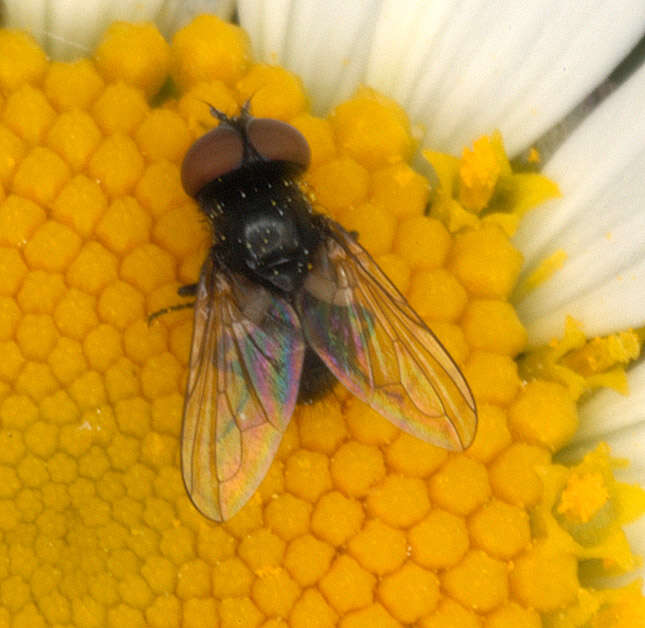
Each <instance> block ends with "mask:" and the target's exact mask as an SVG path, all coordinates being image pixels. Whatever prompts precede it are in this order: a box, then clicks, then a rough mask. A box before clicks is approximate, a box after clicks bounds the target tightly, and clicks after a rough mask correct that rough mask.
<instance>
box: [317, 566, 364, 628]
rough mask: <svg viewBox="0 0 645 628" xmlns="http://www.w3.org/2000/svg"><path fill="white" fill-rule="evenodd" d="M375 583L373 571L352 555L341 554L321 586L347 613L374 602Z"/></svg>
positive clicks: (336, 604) (334, 602)
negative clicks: (363, 566) (368, 569)
mask: <svg viewBox="0 0 645 628" xmlns="http://www.w3.org/2000/svg"><path fill="white" fill-rule="evenodd" d="M375 583H376V578H375V577H374V576H373V575H372V574H371V573H369V572H368V571H365V570H364V569H363V568H362V567H361V566H360V565H359V564H358V563H357V562H356V561H355V560H354V559H353V558H351V557H350V556H347V555H346V554H341V555H340V556H339V557H338V558H337V559H336V560H335V561H334V564H333V565H332V566H331V569H330V570H329V571H328V572H327V573H326V574H325V576H324V577H323V579H322V580H321V581H320V585H319V587H320V590H321V591H322V593H323V595H324V596H325V597H326V598H327V600H328V601H329V603H330V604H331V605H332V606H333V607H334V608H335V609H336V610H337V611H338V612H339V613H346V612H347V611H350V610H352V609H355V608H361V607H363V606H366V605H367V604H370V603H371V602H372V589H373V587H374V584H375ZM366 625H369V624H366Z"/></svg>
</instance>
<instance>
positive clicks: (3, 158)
mask: <svg viewBox="0 0 645 628" xmlns="http://www.w3.org/2000/svg"><path fill="white" fill-rule="evenodd" d="M24 152H25V144H24V142H23V141H22V140H21V139H20V138H19V137H18V136H17V135H16V134H15V133H13V132H12V131H10V130H9V129H8V128H7V127H6V126H5V125H4V124H2V125H0V182H2V183H4V184H5V185H6V184H8V182H9V179H10V178H11V175H12V173H13V171H14V170H15V168H16V165H17V164H18V162H19V161H20V160H21V159H22V156H23V154H24Z"/></svg>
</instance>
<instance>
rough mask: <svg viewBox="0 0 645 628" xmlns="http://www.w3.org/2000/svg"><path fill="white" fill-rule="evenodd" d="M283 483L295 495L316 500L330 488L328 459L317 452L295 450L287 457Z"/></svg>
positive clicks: (308, 499) (310, 500)
mask: <svg viewBox="0 0 645 628" xmlns="http://www.w3.org/2000/svg"><path fill="white" fill-rule="evenodd" d="M284 485H285V488H286V489H287V490H288V491H289V492H290V493H293V494H294V495H296V497H300V498H302V499H304V500H307V501H309V502H312V503H314V502H316V500H317V499H318V498H319V497H320V496H321V495H322V494H323V493H326V492H327V491H328V490H329V489H330V488H331V477H330V475H329V459H328V458H327V456H324V455H323V454H320V453H317V452H313V451H307V450H305V449H299V450H297V451H296V452H294V453H293V454H292V455H291V456H289V458H287V461H286V464H285V470H284Z"/></svg>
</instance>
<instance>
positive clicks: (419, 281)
mask: <svg viewBox="0 0 645 628" xmlns="http://www.w3.org/2000/svg"><path fill="white" fill-rule="evenodd" d="M408 300H409V301H410V305H411V306H412V307H413V308H414V309H415V310H416V312H417V313H418V314H419V316H421V318H423V319H424V320H427V321H456V320H457V319H458V318H459V317H460V316H461V313H462V312H463V310H464V308H465V307H466V303H467V300H468V297H467V295H466V291H465V290H464V288H463V286H462V285H461V284H460V283H459V281H457V279H456V278H455V276H454V275H453V274H452V273H451V272H449V271H447V270H445V269H444V268H435V269H432V270H420V271H418V272H416V273H414V275H412V280H411V282H410V290H409V292H408Z"/></svg>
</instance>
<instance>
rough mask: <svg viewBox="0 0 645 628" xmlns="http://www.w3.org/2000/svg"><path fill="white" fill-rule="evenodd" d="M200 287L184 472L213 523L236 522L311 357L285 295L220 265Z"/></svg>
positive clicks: (206, 272)
mask: <svg viewBox="0 0 645 628" xmlns="http://www.w3.org/2000/svg"><path fill="white" fill-rule="evenodd" d="M215 266H216V264H215V262H214V260H213V259H212V258H211V257H210V256H209V259H208V260H207V261H206V262H205V264H204V267H203V269H202V273H201V276H200V280H199V284H198V287H197V296H196V301H195V325H194V330H193V340H192V347H191V354H190V365H189V366H190V370H189V375H188V383H187V388H186V401H185V405H184V420H183V427H182V445H181V459H182V473H183V477H184V483H185V485H186V489H187V490H188V493H189V495H190V498H191V499H192V501H193V503H194V504H195V506H196V507H197V508H198V509H199V510H200V511H201V512H202V513H203V514H204V515H206V516H207V517H209V518H210V519H214V520H216V521H223V520H225V519H229V518H230V517H231V516H233V515H234V514H235V513H236V512H237V511H238V510H239V509H240V508H241V507H242V506H243V505H244V504H245V503H246V502H247V501H248V500H249V498H250V497H251V495H252V494H253V492H254V491H255V489H256V488H257V486H258V484H259V483H260V482H261V481H262V479H263V478H264V476H265V474H266V472H267V471H268V469H269V466H270V464H271V461H272V460H273V457H274V455H275V452H276V450H277V448H278V445H279V443H280V439H281V438H282V434H283V432H284V430H285V429H286V427H287V424H288V423H289V419H290V418H291V414H292V413H293V409H294V406H295V403H296V398H297V395H298V386H299V382H300V375H301V371H302V361H303V356H304V340H303V336H302V329H301V327H300V323H299V321H298V317H297V315H296V313H295V311H294V309H293V308H292V307H291V306H290V305H289V304H288V303H287V302H286V301H285V300H283V299H280V298H277V297H274V296H272V295H271V294H270V293H269V292H268V291H267V290H266V289H265V288H263V287H261V286H258V285H257V284H255V283H252V282H250V281H248V280H247V279H245V278H243V277H241V276H238V275H235V276H230V275H227V274H225V273H223V272H220V271H218V270H217V269H216V267H215Z"/></svg>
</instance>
